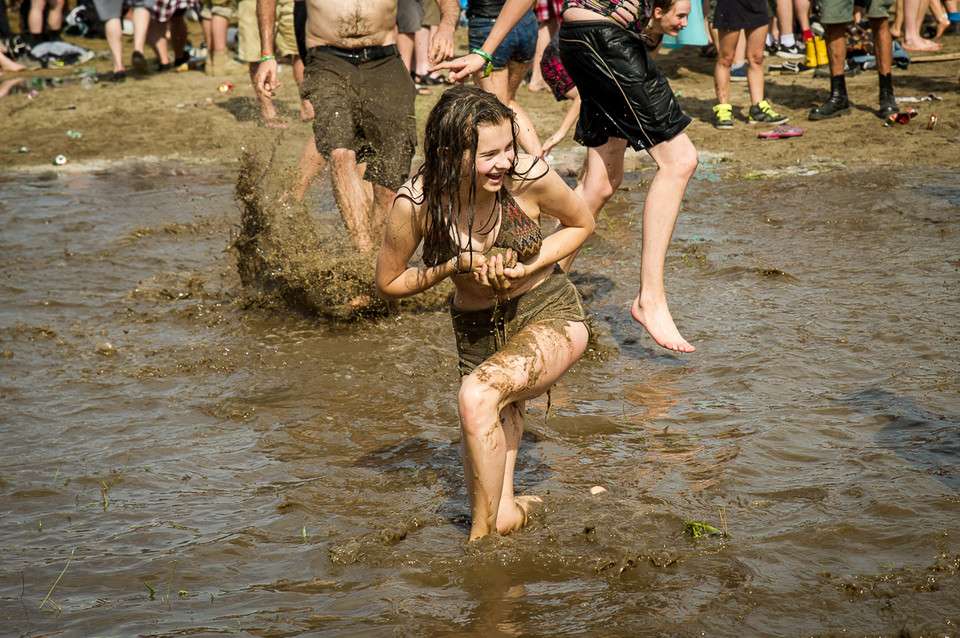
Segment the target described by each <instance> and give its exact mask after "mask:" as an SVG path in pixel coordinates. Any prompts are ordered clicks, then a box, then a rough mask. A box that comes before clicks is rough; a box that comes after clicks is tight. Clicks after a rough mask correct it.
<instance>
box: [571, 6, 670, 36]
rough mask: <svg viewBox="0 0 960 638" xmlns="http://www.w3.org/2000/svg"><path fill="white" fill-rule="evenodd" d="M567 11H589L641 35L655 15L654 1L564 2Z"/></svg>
mask: <svg viewBox="0 0 960 638" xmlns="http://www.w3.org/2000/svg"><path fill="white" fill-rule="evenodd" d="M567 9H587V10H588V11H593V12H594V13H599V14H600V15H602V16H605V17H608V18H613V19H614V20H615V21H616V22H618V23H619V24H622V25H623V26H625V27H626V28H627V29H630V30H631V31H635V32H636V33H640V32H641V31H643V28H644V27H645V26H647V21H648V20H649V19H650V16H652V15H653V0H563V10H564V11H566V10H567Z"/></svg>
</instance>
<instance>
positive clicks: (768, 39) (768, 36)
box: [767, 33, 773, 47]
mask: <svg viewBox="0 0 960 638" xmlns="http://www.w3.org/2000/svg"><path fill="white" fill-rule="evenodd" d="M767 46H768V47H769V46H773V36H772V35H770V34H769V33H767Z"/></svg>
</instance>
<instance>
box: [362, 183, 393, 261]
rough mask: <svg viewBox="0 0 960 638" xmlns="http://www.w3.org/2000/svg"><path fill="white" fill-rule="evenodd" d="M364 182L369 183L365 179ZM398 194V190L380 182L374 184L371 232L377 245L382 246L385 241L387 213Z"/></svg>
mask: <svg viewBox="0 0 960 638" xmlns="http://www.w3.org/2000/svg"><path fill="white" fill-rule="evenodd" d="M364 183H369V182H366V180H364ZM396 196H397V191H395V190H393V189H392V188H387V187H386V186H381V185H380V184H373V210H372V211H371V214H370V234H371V236H372V237H373V240H374V241H375V242H376V247H377V248H379V247H380V243H381V242H382V241H383V233H384V231H385V230H386V228H387V215H388V214H389V213H390V207H391V206H393V200H394V198H395V197H396Z"/></svg>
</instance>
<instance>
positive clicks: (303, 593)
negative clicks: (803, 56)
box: [0, 165, 960, 636]
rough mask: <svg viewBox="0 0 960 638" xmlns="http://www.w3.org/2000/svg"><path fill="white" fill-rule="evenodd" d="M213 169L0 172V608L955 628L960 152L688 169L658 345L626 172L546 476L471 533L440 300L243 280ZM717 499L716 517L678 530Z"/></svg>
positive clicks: (466, 626) (33, 619)
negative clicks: (642, 289)
mask: <svg viewBox="0 0 960 638" xmlns="http://www.w3.org/2000/svg"><path fill="white" fill-rule="evenodd" d="M233 182H234V176H233V175H219V176H218V175H216V174H211V173H210V172H209V171H208V170H202V171H201V170H199V169H197V170H194V169H183V168H181V167H170V166H161V165H154V166H138V167H133V168H130V169H125V170H123V171H116V172H111V171H104V172H98V173H81V172H74V173H71V174H69V176H63V175H59V174H58V173H55V172H53V171H51V172H49V173H46V174H43V175H16V176H3V177H0V189H2V192H3V194H4V195H3V198H2V201H0V211H2V213H3V214H2V215H0V295H2V298H3V304H0V397H2V401H3V410H0V434H2V436H3V438H4V447H3V449H2V451H0V497H2V499H3V504H4V509H3V512H2V514H0V529H2V534H3V542H2V543H0V561H2V564H3V569H2V570H0V613H2V614H3V618H4V622H3V627H4V629H6V628H8V627H13V630H12V632H14V633H15V634H16V635H35V634H54V633H57V632H61V633H63V634H64V635H156V636H173V635H188V634H193V635H206V634H217V633H228V632H234V633H249V634H252V635H312V636H313V635H321V636H323V635H329V636H334V635H337V636H339V635H363V636H393V635H400V634H403V635H424V636H430V635H441V636H442V635H457V636H489V635H557V636H561V635H562V636H568V635H590V636H594V635H608V636H645V635H649V636H693V635H719V636H726V635H738V634H748V635H762V636H767V635H777V636H794V635H824V636H827V635H846V634H850V635H890V634H892V633H896V632H898V631H901V630H902V631H903V633H905V634H908V635H913V634H917V633H919V634H920V635H950V634H951V633H956V632H955V625H954V624H953V623H954V622H955V615H956V614H955V610H956V609H957V601H958V600H960V573H958V572H960V570H958V565H960V559H958V558H957V557H958V556H960V542H958V540H957V538H956V534H955V527H956V511H957V507H958V505H960V496H958V494H957V483H958V477H957V462H956V458H957V454H958V452H960V450H958V444H957V438H956V436H957V417H956V415H958V414H960V399H958V396H960V395H958V394H957V392H956V389H957V378H958V376H957V370H958V368H960V366H958V363H960V360H958V357H960V354H958V353H957V352H956V348H955V343H956V335H957V333H958V328H960V325H958V322H960V320H958V317H960V300H958V299H957V296H956V294H955V292H956V290H957V289H958V287H960V271H958V269H957V267H956V266H957V263H956V254H957V252H956V248H957V240H956V238H957V237H960V216H958V215H957V214H956V213H957V209H956V205H955V203H951V202H953V200H954V199H955V197H954V195H955V188H956V187H955V185H954V176H953V175H947V174H941V173H935V172H930V173H923V174H916V173H909V172H908V173H902V172H893V171H863V172H854V171H839V170H838V171H834V172H832V173H829V174H824V175H819V176H816V177H792V178H781V179H777V180H762V181H754V180H750V181H725V180H723V179H718V180H716V181H711V180H697V181H695V182H694V183H692V184H691V186H690V189H689V191H690V192H689V197H688V198H687V199H688V201H686V202H685V205H684V211H683V214H682V215H681V220H680V225H679V226H678V229H677V234H678V237H677V239H676V241H675V244H673V245H675V246H676V247H677V250H676V251H675V252H672V253H671V255H669V256H668V261H667V270H668V272H667V279H666V280H667V285H668V290H669V294H670V295H671V307H672V308H673V310H674V312H675V313H676V315H677V316H678V318H679V319H680V321H681V323H682V328H683V330H684V334H685V336H688V337H691V338H693V339H694V340H695V343H696V345H697V352H696V353H695V354H694V355H692V356H684V357H678V356H675V355H669V354H664V353H662V352H659V351H655V350H653V349H652V347H651V344H650V341H649V339H648V338H647V337H646V336H645V335H644V334H642V330H640V329H638V327H637V326H636V324H635V322H633V321H632V319H631V318H630V317H629V314H628V312H627V309H628V305H629V303H630V301H631V300H632V299H633V297H634V296H635V294H636V285H637V281H636V276H637V268H636V265H637V263H638V259H639V252H638V251H639V243H638V242H637V241H636V239H637V233H638V229H637V228H636V221H637V219H638V218H639V216H638V215H637V214H636V212H637V207H638V206H639V200H638V197H639V195H640V194H642V192H643V189H638V190H636V191H633V190H631V191H626V192H623V193H620V194H618V200H619V201H618V202H617V204H616V205H615V206H613V207H611V210H610V211H609V214H610V216H611V218H610V220H609V223H606V222H605V223H601V224H600V226H599V230H598V232H597V234H596V235H595V236H594V237H592V238H591V239H590V241H589V244H588V248H589V250H585V251H584V254H583V255H581V257H580V259H579V261H578V264H577V269H578V270H577V272H575V277H574V279H575V281H576V282H577V284H578V285H579V286H581V288H583V289H584V292H585V297H586V300H587V304H588V307H589V311H590V312H591V313H592V314H593V321H594V324H595V328H596V334H597V339H596V342H595V343H593V344H591V345H592V347H593V352H592V353H591V354H590V356H587V357H584V359H583V360H582V361H581V362H580V363H578V365H577V366H576V367H575V368H574V369H572V370H571V371H570V372H569V373H568V374H567V375H566V376H565V377H564V378H563V379H562V380H561V382H560V383H559V384H558V385H557V386H556V387H555V388H554V390H553V392H552V405H551V407H550V410H549V413H547V410H546V401H545V400H542V401H532V402H530V405H529V406H528V412H529V421H530V423H529V428H528V431H527V432H526V434H525V437H524V439H523V442H522V445H523V447H524V449H523V451H522V453H521V455H520V456H521V461H522V463H521V465H520V466H518V469H517V486H518V489H519V490H521V491H524V492H528V493H535V494H538V495H541V496H542V497H543V498H544V503H543V505H542V507H540V508H538V509H537V510H535V511H534V513H533V516H532V520H531V525H530V526H529V528H528V529H526V530H524V532H523V533H520V534H515V535H511V536H509V537H506V538H490V539H485V540H484V541H483V542H481V543H479V544H475V545H468V544H467V542H466V529H467V524H466V517H467V516H468V512H469V509H468V504H467V498H466V494H465V492H464V491H463V480H462V477H461V467H460V463H459V447H458V444H457V439H458V436H459V433H458V430H457V418H456V405H455V397H456V384H457V374H456V351H455V345H454V343H453V339H452V336H451V334H450V330H449V321H450V319H449V314H448V313H447V312H446V310H445V309H444V308H442V307H440V308H439V309H436V308H438V306H430V305H427V304H425V305H424V307H420V308H417V309H416V311H413V310H412V309H409V308H401V309H397V310H396V311H395V312H394V313H393V314H391V315H389V316H387V317H380V318H376V319H366V320H363V321H359V322H356V323H354V324H350V325H344V324H336V323H330V322H328V321H321V320H317V319H316V318H315V317H307V316H304V315H299V314H291V313H288V312H286V311H281V312H277V311H275V310H271V309H269V308H267V309H263V308H260V307H259V306H250V305H247V304H248V297H247V294H248V292H249V290H248V289H246V288H245V287H243V286H242V285H241V283H240V280H239V276H238V274H237V263H236V260H235V253H232V252H230V251H229V249H228V247H229V244H230V241H231V230H232V229H235V228H236V227H237V225H238V223H239V220H240V211H239V210H238V207H237V204H236V202H235V201H234V199H233V191H232V185H233ZM951 189H954V190H951ZM322 196H323V198H322V201H323V202H325V203H324V204H321V206H320V208H319V211H316V210H315V211H314V213H316V219H315V223H316V226H317V228H316V233H317V234H318V235H319V236H320V237H333V238H338V237H340V236H341V235H342V232H341V230H340V223H341V222H340V219H339V215H338V214H337V213H336V209H335V207H334V205H333V203H332V201H333V200H332V198H331V197H329V193H322ZM605 214H606V213H605ZM333 243H335V242H333ZM331 245H332V244H331ZM334 252H335V251H334ZM783 273H786V274H789V277H787V276H783V275H782V274H783ZM878 300H882V301H883V303H878ZM905 308H907V309H910V311H909V312H904V309H905ZM864 388H877V389H875V390H866V391H865V390H864ZM880 388H882V389H880ZM838 397H841V398H838ZM918 470H919V471H918ZM596 485H600V486H602V487H604V488H605V489H606V492H604V493H601V494H596V495H595V494H591V492H590V488H591V487H593V486H596ZM718 511H725V513H726V518H727V524H728V527H729V533H730V536H729V537H728V538H719V537H712V536H711V537H702V538H693V537H691V536H689V535H686V534H684V531H683V530H684V523H685V521H686V520H687V519H692V520H696V521H705V522H708V523H710V524H712V525H714V526H719V521H718ZM68 561H69V564H68ZM65 568H66V569H65ZM61 572H62V574H61ZM61 576H62V577H61ZM147 585H149V588H148V587H147ZM51 588H52V590H51ZM151 588H152V590H153V593H151ZM48 592H52V593H50V594H49V602H47V603H46V604H45V605H44V609H43V610H42V611H40V610H38V607H39V606H40V604H41V601H43V600H44V598H45V597H46V596H48ZM168 594H169V595H168ZM51 603H54V606H51ZM51 610H59V611H51ZM811 610H829V611H828V612H827V611H824V612H823V613H820V612H817V613H813V612H811ZM891 628H893V629H891ZM8 633H10V632H8Z"/></svg>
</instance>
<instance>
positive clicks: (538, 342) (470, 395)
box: [458, 322, 588, 541]
mask: <svg viewBox="0 0 960 638" xmlns="http://www.w3.org/2000/svg"><path fill="white" fill-rule="evenodd" d="M587 337H588V332H587V328H586V326H585V325H584V324H583V323H572V322H571V323H568V324H567V325H566V327H565V329H564V330H563V331H562V332H561V331H559V330H558V329H557V328H556V327H554V325H552V324H550V323H541V324H534V325H532V326H529V327H527V328H525V329H524V330H522V331H520V333H518V334H517V335H516V336H515V337H514V338H513V339H511V340H510V341H509V342H508V343H507V344H506V345H505V346H504V347H503V348H502V349H501V350H500V351H499V352H497V353H496V354H495V355H493V356H492V357H490V358H489V359H488V360H486V361H484V362H483V363H482V364H481V365H480V366H479V367H478V368H477V369H476V370H474V371H473V372H472V373H470V374H469V375H467V376H466V377H464V379H463V381H462V383H461V385H460V394H459V396H458V404H459V409H460V434H461V438H460V449H461V451H462V454H463V468H464V475H465V477H466V483H467V494H468V496H469V498H470V512H471V517H472V525H471V529H470V540H471V541H472V540H477V539H478V538H482V537H483V536H486V535H488V534H492V533H493V532H494V531H499V530H501V529H502V530H503V531H502V532H501V533H505V532H509V531H512V530H514V529H517V528H518V527H519V526H520V525H522V522H523V518H524V516H522V515H521V513H520V511H519V509H517V505H518V504H519V505H520V507H524V506H526V508H529V506H530V499H522V500H515V499H514V498H513V464H514V462H515V460H516V455H517V449H518V448H519V445H520V437H521V435H522V433H523V408H522V401H524V400H526V399H531V398H533V397H537V396H539V395H541V394H543V393H544V392H546V391H547V390H548V389H549V388H550V387H551V386H552V385H553V384H554V383H556V381H557V380H558V379H559V378H560V377H561V376H563V374H564V373H565V372H566V371H567V370H568V369H569V368H570V366H572V365H573V364H574V362H576V361H577V359H579V358H580V356H581V355H582V354H583V351H584V350H585V349H586V346H587ZM501 419H503V421H501ZM508 474H509V478H505V477H507V475H508ZM502 500H506V501H507V502H505V503H503V506H502V507H501V501H502ZM525 511H526V510H525ZM499 512H503V515H504V516H505V517H507V520H505V521H503V522H502V523H501V521H499V520H498V514H499ZM517 519H519V521H518V520H517Z"/></svg>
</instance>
